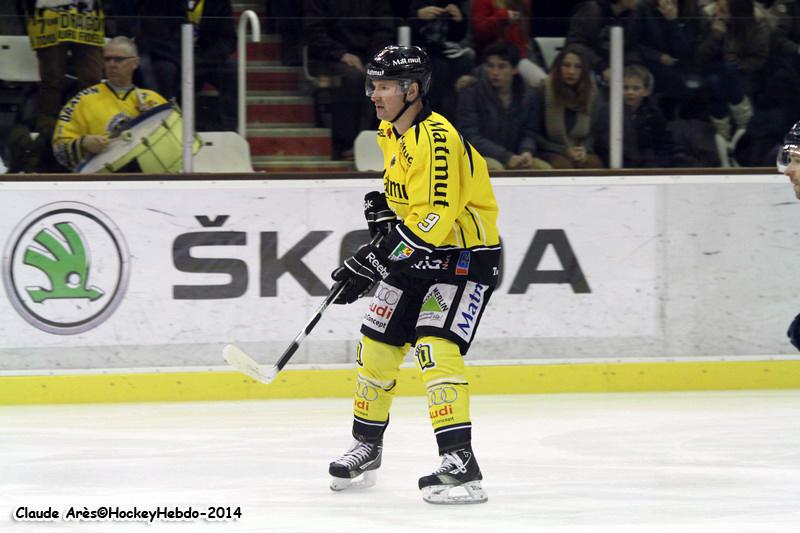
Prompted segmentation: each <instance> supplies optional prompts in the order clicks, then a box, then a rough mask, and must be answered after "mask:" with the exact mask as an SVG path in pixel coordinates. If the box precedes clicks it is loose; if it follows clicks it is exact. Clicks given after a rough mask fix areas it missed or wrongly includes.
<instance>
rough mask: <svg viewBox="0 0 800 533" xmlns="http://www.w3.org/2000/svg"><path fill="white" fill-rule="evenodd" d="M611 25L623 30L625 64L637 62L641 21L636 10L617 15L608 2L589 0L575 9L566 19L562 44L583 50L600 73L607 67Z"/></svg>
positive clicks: (604, 0)
mask: <svg viewBox="0 0 800 533" xmlns="http://www.w3.org/2000/svg"><path fill="white" fill-rule="evenodd" d="M612 26H622V28H623V30H624V33H625V39H624V41H625V58H624V61H625V64H629V63H641V62H642V54H641V50H640V47H639V45H640V40H641V38H640V36H641V20H640V18H639V16H638V13H637V11H624V12H622V13H620V15H619V16H617V15H615V14H614V12H613V11H612V10H611V2H609V1H608V0H589V1H587V2H584V3H582V4H580V5H579V6H578V7H577V8H576V9H575V11H574V13H573V14H572V17H570V21H569V32H568V33H567V39H566V44H571V43H575V44H580V45H582V46H584V47H586V50H587V53H588V56H589V58H590V59H591V61H592V64H593V67H594V70H595V71H596V72H602V71H603V70H605V69H606V68H608V52H609V50H610V49H611V27H612Z"/></svg>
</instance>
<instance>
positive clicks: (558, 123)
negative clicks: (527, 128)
mask: <svg viewBox="0 0 800 533" xmlns="http://www.w3.org/2000/svg"><path fill="white" fill-rule="evenodd" d="M583 50H584V49H583V48H581V47H578V46H566V47H564V49H563V50H561V51H560V52H559V53H558V55H557V56H556V58H555V60H554V61H553V67H552V68H551V70H550V75H549V76H548V78H547V79H546V80H545V81H544V83H543V84H542V85H541V87H540V88H539V89H538V93H539V98H538V99H537V100H536V104H537V116H538V117H539V120H540V123H539V128H538V132H537V136H536V142H537V144H538V146H539V150H540V156H541V157H542V159H544V160H545V161H547V162H548V163H550V165H552V167H553V168H603V162H602V160H601V159H600V158H599V157H598V156H597V154H596V153H595V148H594V131H593V129H594V127H595V122H596V119H597V117H596V115H597V112H598V108H599V107H600V102H599V96H598V91H597V87H596V86H595V83H594V76H593V75H592V72H591V70H590V69H589V61H588V60H587V58H586V55H585V53H584V51H583Z"/></svg>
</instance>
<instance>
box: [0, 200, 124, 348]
mask: <svg viewBox="0 0 800 533" xmlns="http://www.w3.org/2000/svg"><path fill="white" fill-rule="evenodd" d="M129 270H130V269H129V256H128V251H127V246H126V244H125V240H124V238H123V236H122V232H121V231H120V230H119V228H118V227H117V226H116V225H115V224H114V223H113V222H112V221H111V219H109V218H108V217H107V216H106V215H105V214H104V213H102V212H100V211H99V210H97V209H95V208H94V207H91V206H89V205H86V204H82V203H77V202H56V203H52V204H47V205H45V206H42V207H40V208H39V209H37V210H35V211H33V212H32V213H30V214H29V215H28V216H26V217H25V218H24V219H23V220H22V221H21V222H20V223H19V225H18V226H17V227H16V228H15V229H14V232H13V233H12V235H11V238H10V239H9V240H8V244H7V245H6V248H5V252H4V254H3V282H4V285H5V289H6V294H7V295H8V299H9V301H10V302H11V305H13V306H14V309H16V310H17V312H18V313H19V314H20V316H21V317H22V318H24V319H25V320H26V321H27V322H28V323H30V324H31V325H33V326H35V327H36V328H38V329H40V330H42V331H46V332H48V333H54V334H57V335H72V334H76V333H81V332H84V331H86V330H89V329H92V328H94V327H96V326H98V325H100V324H101V323H103V322H104V321H105V320H106V319H107V318H108V317H109V316H111V314H112V313H113V312H114V311H115V310H116V308H117V307H118V306H119V304H120V302H121V301H122V297H123V296H124V294H125V289H126V287H127V284H128V275H129Z"/></svg>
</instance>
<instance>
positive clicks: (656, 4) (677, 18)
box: [639, 0, 693, 117]
mask: <svg viewBox="0 0 800 533" xmlns="http://www.w3.org/2000/svg"><path fill="white" fill-rule="evenodd" d="M682 7H683V6H681V5H680V3H679V2H678V0H641V2H640V4H639V14H640V22H641V24H642V32H641V45H640V51H641V54H642V61H643V64H644V65H645V66H646V67H647V68H648V69H649V71H650V72H651V73H652V76H653V78H654V82H655V87H656V90H657V92H658V96H659V105H661V106H662V109H664V110H665V111H666V112H667V114H668V116H670V117H674V116H675V114H676V108H677V107H678V106H679V105H680V102H682V101H683V100H685V99H687V98H689V91H688V90H687V86H686V79H687V78H686V76H687V74H689V73H690V72H691V71H692V68H693V62H692V59H693V58H692V39H693V37H692V33H691V25H686V24H684V20H683V19H682V18H681V15H686V14H687V13H682V12H681V11H680V10H681V8H682ZM691 13H693V12H690V13H688V14H691Z"/></svg>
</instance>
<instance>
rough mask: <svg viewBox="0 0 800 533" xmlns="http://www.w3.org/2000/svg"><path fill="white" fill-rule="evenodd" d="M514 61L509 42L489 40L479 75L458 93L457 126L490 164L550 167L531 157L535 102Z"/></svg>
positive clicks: (515, 56)
mask: <svg viewBox="0 0 800 533" xmlns="http://www.w3.org/2000/svg"><path fill="white" fill-rule="evenodd" d="M518 64H519V52H518V51H517V49H516V48H515V47H514V46H513V45H511V44H510V43H496V44H493V45H491V46H489V48H487V49H486V60H485V61H484V64H483V65H482V67H481V68H480V69H479V77H478V79H477V81H476V82H475V83H474V84H472V85H471V86H469V87H466V88H464V89H462V91H461V93H460V94H459V98H458V126H459V128H460V129H461V131H462V132H463V133H464V135H465V136H466V137H467V139H468V140H469V142H470V143H472V145H473V146H475V148H477V149H478V151H479V152H480V153H481V154H482V155H483V156H484V158H485V159H486V163H487V165H488V166H489V170H503V169H530V168H534V169H545V168H551V167H550V165H549V164H548V163H546V162H545V161H542V160H541V159H537V158H536V157H535V155H536V128H537V127H538V125H539V120H537V117H536V115H535V113H536V110H537V108H538V107H539V106H537V105H535V103H534V99H535V98H536V94H535V93H534V90H533V89H532V88H531V87H529V86H528V84H527V83H525V81H524V80H523V79H522V78H521V77H520V76H519V73H518V71H517V65H518Z"/></svg>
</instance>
